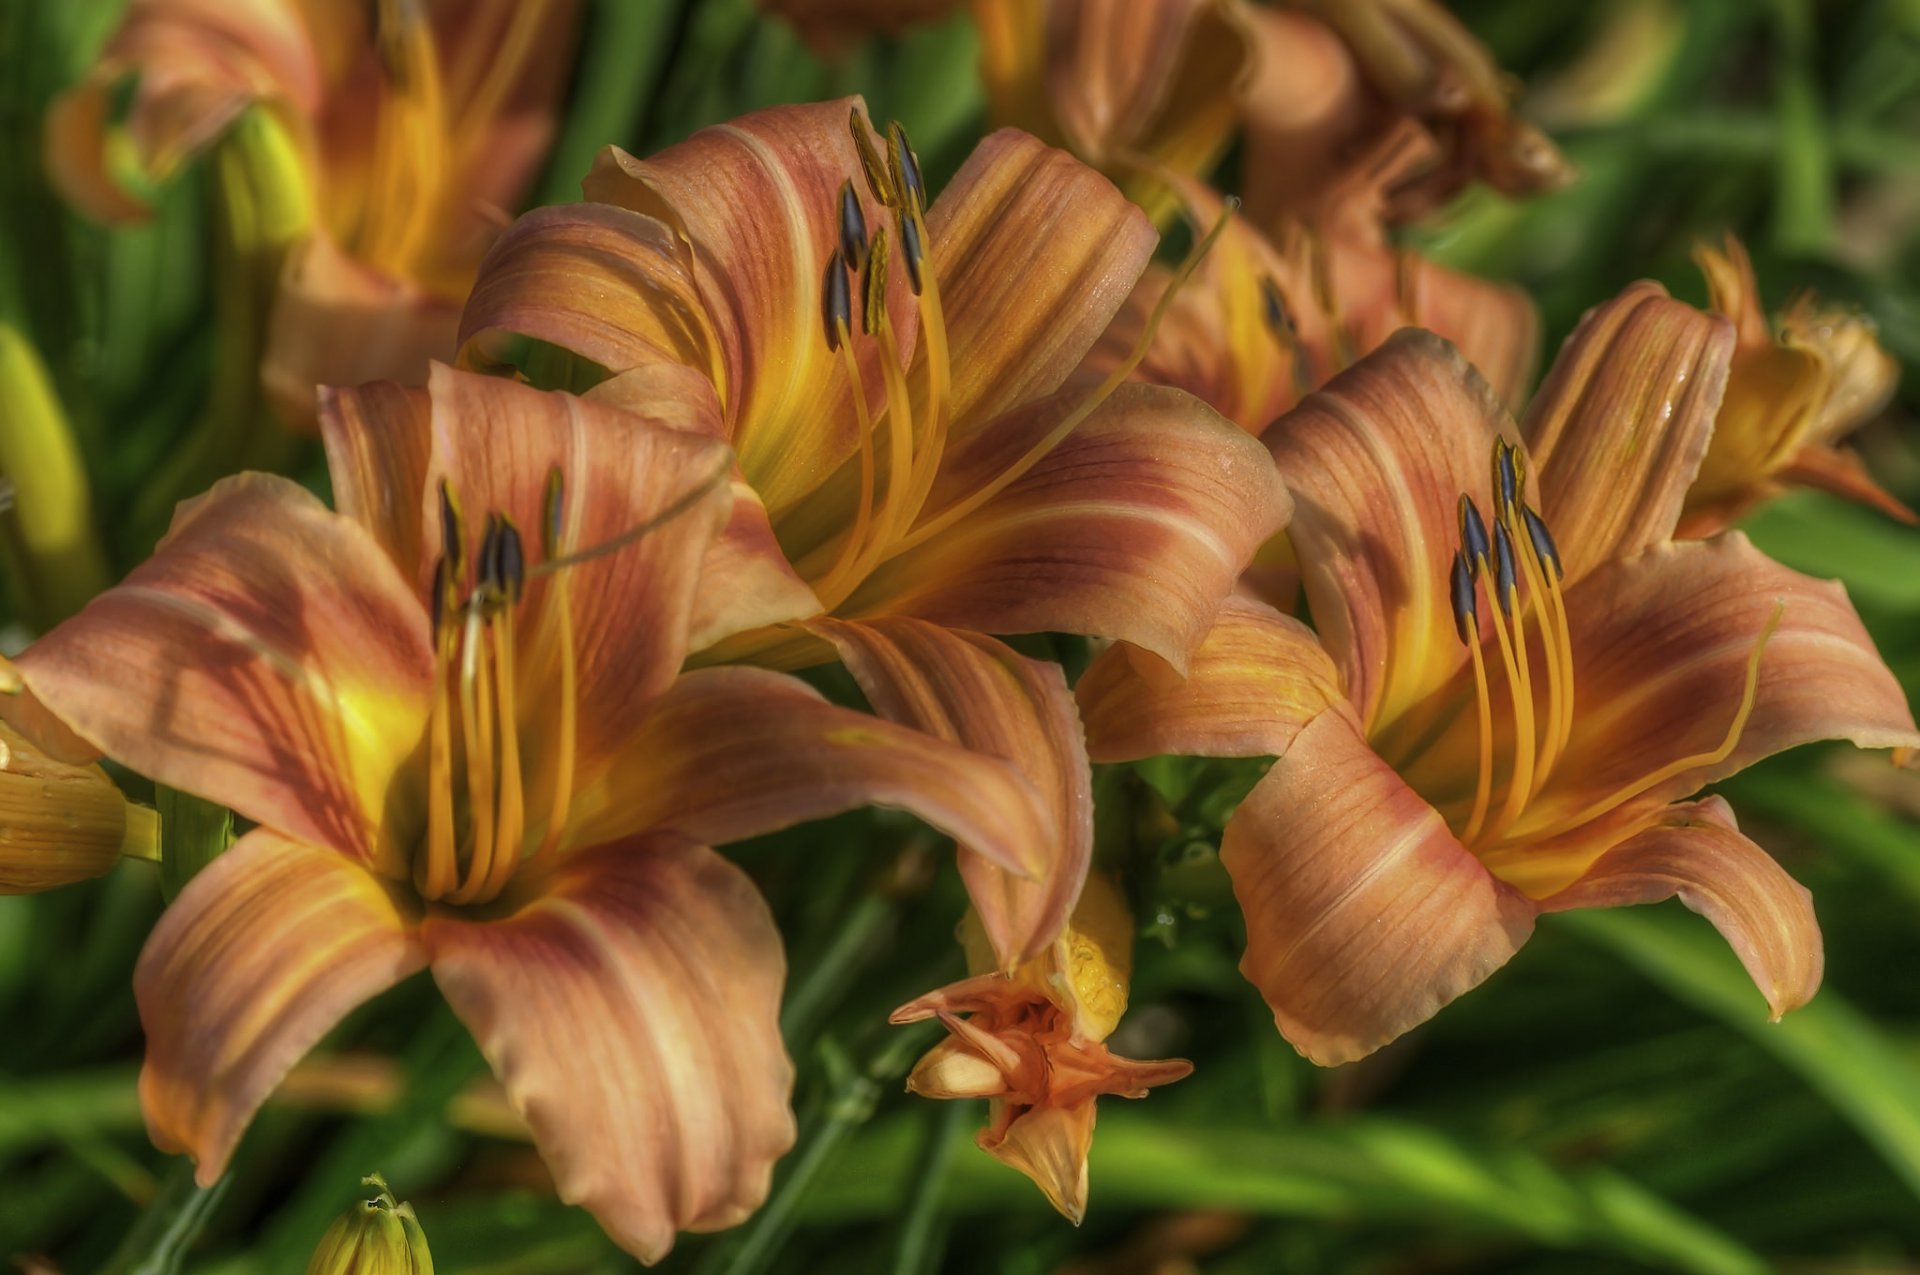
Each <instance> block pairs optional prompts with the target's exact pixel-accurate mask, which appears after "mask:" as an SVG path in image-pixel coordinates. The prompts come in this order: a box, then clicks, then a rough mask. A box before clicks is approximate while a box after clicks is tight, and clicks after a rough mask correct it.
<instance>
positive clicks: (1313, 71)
mask: <svg viewBox="0 0 1920 1275" xmlns="http://www.w3.org/2000/svg"><path fill="white" fill-rule="evenodd" d="M1238 16H1239V20H1240V24H1241V26H1242V27H1243V29H1244V30H1245V31H1246V36H1247V41H1248V48H1249V50H1250V51H1251V54H1252V66H1251V74H1250V75H1249V76H1248V79H1247V84H1246V88H1245V90H1244V91H1243V93H1242V103H1241V113H1242V116H1243V127H1244V129H1245V131H1246V139H1247V140H1246V146H1247V153H1248V157H1249V162H1248V163H1247V164H1246V165H1245V166H1244V168H1245V181H1244V185H1245V188H1246V189H1245V195H1246V201H1247V213H1248V215H1249V216H1250V217H1252V218H1253V220H1254V222H1255V223H1256V224H1257V225H1261V226H1274V225H1277V224H1279V223H1280V222H1281V221H1282V220H1284V219H1286V218H1289V217H1297V218H1301V219H1304V220H1308V221H1316V222H1317V221H1319V220H1320V216H1319V214H1321V213H1323V212H1324V211H1325V208H1324V206H1323V205H1322V202H1321V201H1322V198H1323V196H1324V194H1325V193H1326V192H1327V191H1328V189H1329V187H1330V186H1331V184H1332V181H1333V178H1334V176H1335V174H1337V173H1339V172H1340V170H1341V169H1342V168H1343V167H1345V165H1346V164H1347V163H1348V162H1349V161H1350V158H1351V154H1352V152H1353V150H1354V149H1355V146H1356V145H1357V144H1358V143H1359V141H1360V139H1361V137H1362V134H1363V132H1364V130H1365V128H1366V126H1367V122H1368V120H1369V119H1370V118H1371V117H1372V116H1373V113H1374V109H1375V108H1374V105H1373V103H1372V101H1371V100H1370V96H1369V93H1368V90H1367V85H1366V82H1365V80H1363V79H1362V78H1361V75H1360V68H1359V66H1358V65H1357V64H1356V63H1355V61H1354V58H1353V54H1352V53H1350V52H1349V51H1348V49H1347V46H1346V44H1345V43H1344V42H1343V41H1342V40H1341V39H1340V37H1339V35H1338V34H1336V33H1335V32H1334V31H1333V29H1332V28H1330V27H1329V26H1327V24H1326V23H1324V22H1322V21H1320V20H1319V19H1318V18H1315V17H1312V16H1309V15H1308V14H1305V13H1299V12H1295V11H1293V10H1291V9H1286V8H1279V7H1270V6H1267V5H1244V6H1242V7H1241V8H1240V11H1239V15H1238Z"/></svg>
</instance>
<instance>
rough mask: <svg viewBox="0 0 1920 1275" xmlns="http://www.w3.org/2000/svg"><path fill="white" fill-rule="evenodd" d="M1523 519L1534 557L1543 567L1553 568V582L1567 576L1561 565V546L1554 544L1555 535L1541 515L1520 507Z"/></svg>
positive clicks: (1523, 506) (1525, 507)
mask: <svg viewBox="0 0 1920 1275" xmlns="http://www.w3.org/2000/svg"><path fill="white" fill-rule="evenodd" d="M1520 516H1521V519H1522V520H1523V521H1524V522H1525V524H1526V528H1527V539H1528V540H1529V541H1530V542H1532V544H1533V552H1534V556H1535V557H1537V558H1539V559H1540V561H1541V563H1542V565H1544V566H1549V567H1552V568H1553V581H1554V582H1555V583H1558V582H1559V578H1560V577H1561V576H1563V575H1565V574H1566V568H1565V567H1562V566H1561V565H1560V546H1558V545H1556V544H1554V543H1553V533H1552V532H1550V531H1548V530H1547V524H1546V523H1545V522H1544V521H1543V520H1542V519H1541V517H1540V515H1539V514H1537V513H1535V512H1533V510H1532V509H1530V508H1528V507H1527V506H1525V505H1522V506H1521V507H1520Z"/></svg>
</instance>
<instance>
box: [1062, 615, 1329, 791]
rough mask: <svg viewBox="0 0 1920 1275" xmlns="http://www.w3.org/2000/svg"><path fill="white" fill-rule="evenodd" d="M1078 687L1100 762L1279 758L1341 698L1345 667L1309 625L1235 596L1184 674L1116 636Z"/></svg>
mask: <svg viewBox="0 0 1920 1275" xmlns="http://www.w3.org/2000/svg"><path fill="white" fill-rule="evenodd" d="M1074 694H1075V696H1076V697H1077V698H1078V699H1079V701H1080V712H1081V714H1082V716H1083V717H1084V718H1085V719H1086V723H1087V748H1088V751H1089V753H1090V754H1091V755H1092V756H1093V758H1094V760H1096V761H1135V760H1138V759H1139V758H1142V757H1153V756H1158V755H1161V754H1167V755H1172V756H1182V757H1261V756H1273V757H1279V756H1282V755H1284V754H1285V753H1286V751H1287V749H1288V747H1289V746H1291V745H1292V743H1293V739H1294V736H1296V735H1298V734H1299V733H1300V730H1301V728H1302V727H1303V726H1305V725H1306V724H1307V723H1308V722H1310V721H1312V720H1313V719H1314V718H1315V717H1317V716H1319V715H1320V713H1322V712H1323V711H1325V710H1326V709H1327V708H1329V707H1331V706H1332V705H1335V704H1339V703H1341V702H1343V697H1342V695H1341V693H1340V675H1339V673H1338V672H1337V671H1336V670H1335V669H1334V667H1333V661H1332V660H1330V659H1328V658H1327V653H1326V652H1325V651H1324V650H1322V649H1321V646H1320V643H1319V640H1318V639H1316V638H1315V637H1314V635H1313V632H1312V630H1310V629H1308V628H1307V626H1306V625H1304V624H1302V623H1300V622H1299V621H1298V620H1296V619H1294V618H1293V617H1291V616H1286V615H1281V614H1279V613H1278V612H1276V611H1274V610H1273V609H1271V608H1270V607H1266V606H1263V605H1262V604H1260V603H1258V602H1252V601H1248V600H1246V599H1243V598H1237V597H1236V598H1229V599H1227V601H1226V603H1225V604H1224V605H1222V606H1221V608H1220V614H1219V617H1218V618H1217V619H1216V620H1215V622H1214V626H1213V629H1212V631H1211V632H1209V633H1208V634H1207V637H1206V641H1204V642H1202V643H1201V644H1200V647H1199V649H1198V650H1196V651H1195V652H1194V653H1193V659H1192V661H1191V662H1190V663H1189V664H1188V666H1187V675H1186V676H1185V677H1184V678H1182V677H1180V676H1178V675H1177V674H1175V673H1174V672H1173V670H1171V669H1169V668H1167V667H1165V666H1164V665H1163V664H1160V663H1159V661H1158V660H1157V658H1156V657H1154V656H1152V655H1149V654H1147V653H1145V652H1143V651H1140V650H1137V649H1135V648H1132V647H1128V646H1126V645H1122V644H1116V645H1114V646H1111V647H1109V648H1107V649H1106V650H1105V651H1102V652H1101V653H1100V655H1099V656H1098V657H1097V658H1096V659H1095V660H1094V661H1093V664H1092V665H1091V666H1090V667H1089V668H1088V669H1087V671H1086V672H1085V673H1084V674H1082V675H1081V678H1080V682H1079V684H1078V685H1077V686H1076V687H1075V688H1074Z"/></svg>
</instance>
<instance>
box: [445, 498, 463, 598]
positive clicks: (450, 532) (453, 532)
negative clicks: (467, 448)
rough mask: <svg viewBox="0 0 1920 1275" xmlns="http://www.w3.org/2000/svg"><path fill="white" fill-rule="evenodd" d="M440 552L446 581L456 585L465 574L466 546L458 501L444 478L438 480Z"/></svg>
mask: <svg viewBox="0 0 1920 1275" xmlns="http://www.w3.org/2000/svg"><path fill="white" fill-rule="evenodd" d="M440 552H441V553H442V554H443V555H445V558H444V561H445V565H446V568H447V579H448V581H449V582H450V583H451V584H455V585H457V584H458V583H459V581H460V578H461V577H462V576H464V575H465V574H466V572H467V557H466V555H467V545H466V539H465V537H464V535H463V534H462V529H461V520H460V501H459V499H458V498H457V497H456V496H455V495H454V494H453V487H452V485H451V484H450V483H448V482H447V480H446V479H444V478H442V479H441V480H440Z"/></svg>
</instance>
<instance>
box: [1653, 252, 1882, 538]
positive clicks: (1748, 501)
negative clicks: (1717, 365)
mask: <svg viewBox="0 0 1920 1275" xmlns="http://www.w3.org/2000/svg"><path fill="white" fill-rule="evenodd" d="M1693 257H1694V261H1695V262H1696V263H1698V265H1699V266H1700V269H1701V270H1702V271H1703V272H1704V273H1705V274H1706V276H1707V290H1708V293H1709V295H1710V301H1711V304H1712V307H1713V308H1714V309H1715V310H1717V311H1719V312H1720V313H1721V314H1724V315H1726V316H1727V317H1728V318H1729V319H1731V320H1733V324H1734V331H1735V332H1736V333H1737V334H1738V335H1737V340H1736V342H1735V344H1734V349H1733V371H1732V373H1731V375H1730V376H1729V377H1728V379H1727V396H1726V400H1725V401H1724V402H1723V403H1721V405H1720V415H1719V418H1718V419H1717V420H1716V421H1715V422H1714V427H1713V440H1712V442H1711V443H1709V444H1708V447H1707V457H1706V460H1705V461H1703V462H1702V463H1701V465H1700V476H1699V477H1698V478H1696V479H1695V480H1694V484H1693V489H1692V490H1691V491H1689V492H1688V493H1687V508H1686V513H1685V514H1684V515H1683V517H1682V518H1681V523H1680V525H1681V534H1683V535H1693V536H1704V535H1711V534H1712V533H1713V532H1715V531H1718V530H1720V529H1721V528H1723V527H1725V526H1727V525H1728V524H1730V523H1732V522H1734V521H1736V520H1737V519H1739V518H1740V516H1741V515H1742V514H1744V513H1746V512H1747V511H1748V510H1749V509H1751V508H1752V507H1753V506H1754V505H1756V504H1759V503H1760V502H1761V501H1764V500H1766V499H1768V498H1770V497H1772V496H1776V495H1778V494H1779V493H1780V492H1782V491H1784V490H1785V489H1786V488H1787V487H1789V486H1794V485H1801V486H1808V487H1819V488H1822V489H1823V490H1826V491H1831V492H1834V493H1836V494H1838V495H1841V496H1846V497H1848V498H1849V499H1852V500H1857V501H1859V502H1861V503H1862V504H1866V505H1872V506H1873V507H1874V508H1875V509H1878V510H1880V511H1881V512H1882V513H1885V514H1889V515H1891V516H1892V517H1895V518H1898V519H1900V520H1901V521H1902V522H1914V521H1915V520H1916V519H1915V516H1914V513H1913V511H1912V510H1910V509H1908V508H1907V507H1906V506H1905V505H1903V504H1901V503H1900V502H1899V501H1898V500H1896V499H1894V497H1893V496H1892V495H1891V494H1890V493H1888V492H1887V490H1886V489H1885V488H1883V487H1882V486H1880V484H1878V483H1876V482H1875V481H1874V480H1873V478H1872V476H1871V475H1869V474H1868V473H1867V470H1866V466H1865V465H1863V464H1862V463H1861V461H1860V457H1859V454H1858V453H1856V452H1854V451H1852V450H1850V449H1848V448H1845V447H1842V446H1840V440H1841V439H1842V438H1844V437H1846V436H1847V435H1848V434H1850V433H1852V432H1853V431H1854V430H1855V429H1857V428H1859V427H1860V426H1861V425H1863V424H1865V423H1866V422H1867V421H1869V420H1871V419H1872V418H1873V417H1875V416H1877V415H1878V414H1879V413H1880V411H1881V410H1882V409H1883V408H1885V407H1886V405H1887V402H1888V400H1890V399H1891V398H1892V397H1893V390H1894V385H1895V383H1896V382H1897V381H1898V380H1899V379H1900V366H1899V364H1897V363H1895V362H1894V361H1893V359H1892V358H1891V357H1890V356H1889V355H1888V354H1887V352H1886V351H1885V350H1882V349H1881V348H1880V343H1879V342H1878V341H1877V340H1875V339H1874V330H1873V322H1872V320H1870V319H1868V318H1866V317H1865V316H1864V315H1859V314H1854V313H1851V312H1849V311H1847V310H1844V309H1841V308H1838V307H1833V306H1822V305H1820V303H1819V302H1818V301H1817V300H1816V299H1815V298H1814V297H1813V296H1812V295H1811V294H1807V295H1803V296H1801V297H1800V298H1799V299H1797V300H1796V301H1794V303H1793V304H1792V305H1790V306H1789V307H1788V308H1787V310H1786V311H1785V312H1784V313H1782V314H1780V315H1778V316H1777V317H1776V319H1775V329H1770V328H1769V326H1768V323H1767V317H1766V314H1765V312H1764V311H1763V310H1762V309H1761V306H1760V290H1759V286H1758V285H1757V284H1756V283H1755V282H1754V277H1753V263H1752V262H1751V261H1749V260H1748V258H1747V250H1746V249H1745V248H1744V247H1742V246H1741V244H1740V241H1739V240H1737V239H1734V238H1733V237H1732V236H1728V238H1727V241H1726V247H1725V248H1724V250H1717V249H1714V248H1712V247H1709V246H1708V245H1706V244H1702V245H1700V247H1699V248H1697V249H1695V251H1694V254H1693ZM1776 329H1777V331H1776Z"/></svg>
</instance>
